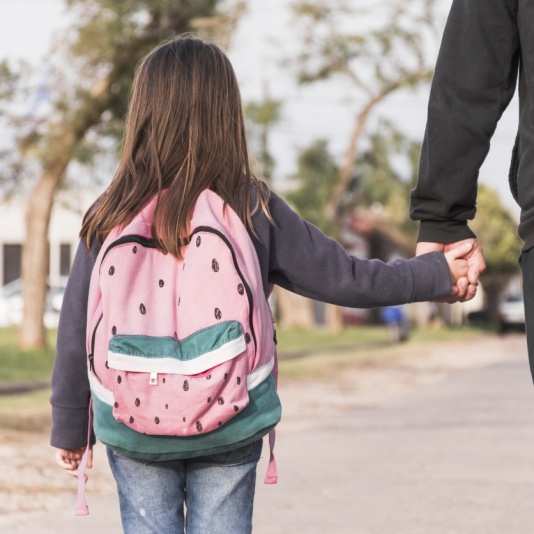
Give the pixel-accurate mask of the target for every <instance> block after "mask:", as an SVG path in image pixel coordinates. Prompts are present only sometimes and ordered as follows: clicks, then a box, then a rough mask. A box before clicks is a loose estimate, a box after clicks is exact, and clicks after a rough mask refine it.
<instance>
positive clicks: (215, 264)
mask: <svg viewBox="0 0 534 534" xmlns="http://www.w3.org/2000/svg"><path fill="white" fill-rule="evenodd" d="M211 268H212V269H213V272H214V273H218V272H219V262H218V261H217V260H216V259H215V258H213V259H212V260H211Z"/></svg>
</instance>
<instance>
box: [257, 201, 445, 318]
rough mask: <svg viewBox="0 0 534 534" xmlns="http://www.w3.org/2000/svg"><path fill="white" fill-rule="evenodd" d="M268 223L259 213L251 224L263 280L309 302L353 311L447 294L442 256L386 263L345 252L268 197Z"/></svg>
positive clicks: (333, 241) (286, 208)
mask: <svg viewBox="0 0 534 534" xmlns="http://www.w3.org/2000/svg"><path fill="white" fill-rule="evenodd" d="M269 209H270V212H271V215H272V218H273V220H274V224H270V223H269V222H268V220H267V218H266V217H264V216H262V215H261V213H260V211H261V210H258V212H256V214H255V216H254V218H253V223H254V228H255V230H256V231H257V233H258V235H259V239H255V240H254V244H255V246H256V251H257V253H258V259H259V261H260V267H261V270H262V275H263V277H264V280H266V279H267V280H268V282H269V283H273V284H276V285H279V286H281V287H283V288H284V289H287V290H289V291H292V292H293V293H298V294H299V295H303V296H305V297H308V298H312V299H315V300H320V301H323V302H329V303H331V304H337V305H340V306H348V307H354V308H374V307H380V306H390V305H396V304H405V303H408V302H420V301H429V300H437V299H441V298H444V297H447V296H449V295H450V294H451V291H452V285H451V275H450V270H449V265H448V263H447V260H446V258H445V256H444V254H443V252H431V253H429V254H423V255H421V256H418V257H415V258H411V259H409V260H404V259H398V260H394V261H391V262H384V261H380V260H377V259H365V258H358V257H356V256H351V255H350V254H347V252H346V251H345V249H344V248H343V247H342V246H341V245H340V244H339V243H337V242H336V241H335V240H333V239H331V238H329V237H327V236H325V235H324V234H323V233H322V232H321V231H320V230H319V229H318V228H317V227H315V226H314V225H313V224H310V223H309V222H307V221H304V220H303V219H302V218H301V217H300V216H299V215H298V214H297V213H295V211H293V210H292V209H291V208H290V207H289V206H288V205H287V204H286V202H284V201H283V200H282V199H281V198H280V197H279V196H277V195H276V194H275V193H272V194H271V198H270V200H269Z"/></svg>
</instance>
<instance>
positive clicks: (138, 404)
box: [135, 399, 141, 408]
mask: <svg viewBox="0 0 534 534" xmlns="http://www.w3.org/2000/svg"><path fill="white" fill-rule="evenodd" d="M135 405H136V406H137V407H138V408H139V406H141V401H140V400H139V399H135Z"/></svg>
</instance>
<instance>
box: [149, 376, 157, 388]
mask: <svg viewBox="0 0 534 534" xmlns="http://www.w3.org/2000/svg"><path fill="white" fill-rule="evenodd" d="M148 383H149V384H150V385H151V386H157V385H158V373H150V380H149V381H148Z"/></svg>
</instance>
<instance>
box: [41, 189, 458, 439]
mask: <svg viewBox="0 0 534 534" xmlns="http://www.w3.org/2000/svg"><path fill="white" fill-rule="evenodd" d="M252 205H254V199H252ZM269 208H270V212H271V215H272V218H273V221H274V224H271V223H270V222H269V221H268V220H267V218H266V217H265V215H264V214H263V213H262V212H258V213H256V214H255V215H254V216H253V218H252V221H253V225H254V229H255V231H256V233H257V234H258V237H259V239H257V238H255V237H254V236H253V235H252V234H250V235H251V238H252V240H253V243H254V246H255V248H256V252H257V254H258V259H259V264H260V269H261V274H262V280H263V287H264V291H265V292H266V294H267V288H268V284H269V283H273V284H277V285H279V286H281V287H284V288H285V289H288V290H289V291H293V292H295V293H298V294H300V295H304V296H306V297H310V298H313V299H317V300H322V301H325V302H331V303H334V304H339V305H342V306H351V307H361V308H368V307H375V306H386V305H394V304H401V303H406V302H416V301H423V300H434V299H438V298H441V297H445V296H448V295H450V292H451V280H450V272H449V268H448V265H447V262H446V260H445V257H444V255H443V253H441V252H433V253H430V254H425V255H423V256H419V257H418V258H412V259H410V260H395V261H393V262H390V263H384V262H381V261H379V260H366V259H358V258H355V257H354V256H350V255H348V254H347V253H346V252H345V250H344V249H343V248H342V247H341V245H339V244H338V243H337V242H336V241H334V240H333V239H330V238H329V237H326V236H325V235H324V234H322V233H321V232H320V231H319V230H318V229H317V228H316V227H315V226H313V225H312V224H310V223H308V222H306V221H303V220H302V219H301V218H300V217H299V216H298V215H297V214H296V213H295V212H294V211H293V210H292V209H291V208H290V207H289V206H288V205H287V204H286V203H285V202H284V201H283V200H282V199H281V198H280V197H278V196H277V195H275V194H272V195H271V198H270V201H269ZM98 250H99V247H98V246H96V245H95V246H94V247H93V249H92V251H91V254H89V253H88V251H87V250H86V248H85V246H84V245H83V244H80V246H79V248H78V251H77V253H76V257H75V259H74V263H73V266H72V271H71V274H70V277H69V282H68V285H67V290H66V292H65V296H64V299H63V305H62V308H61V316H60V322H59V329H58V339H57V350H56V360H55V365H54V372H53V376H52V398H51V403H52V419H53V428H52V440H51V443H52V445H54V446H55V447H60V448H64V449H72V448H78V447H82V446H84V445H85V443H86V441H87V419H88V405H89V382H88V378H87V355H86V348H85V347H86V344H85V329H86V318H87V309H86V308H87V296H88V292H89V280H90V277H91V271H92V269H93V265H94V262H95V259H96V256H97V255H98Z"/></svg>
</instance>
